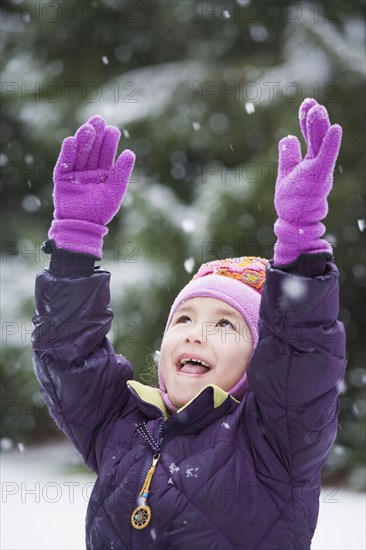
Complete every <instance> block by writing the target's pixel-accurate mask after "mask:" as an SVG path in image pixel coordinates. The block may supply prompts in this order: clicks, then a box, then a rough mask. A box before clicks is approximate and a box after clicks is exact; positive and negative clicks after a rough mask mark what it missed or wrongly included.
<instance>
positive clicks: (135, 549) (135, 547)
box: [129, 386, 164, 550]
mask: <svg viewBox="0 0 366 550" xmlns="http://www.w3.org/2000/svg"><path fill="white" fill-rule="evenodd" d="M129 390H130V391H132V392H133V394H134V396H135V397H136V398H137V399H138V400H139V401H141V402H142V403H145V401H144V400H143V399H141V397H140V396H139V395H138V393H137V392H136V391H135V390H134V389H133V388H131V387H130V386H129ZM149 405H151V407H154V409H157V410H158V411H159V413H160V416H161V417H162V418H161V424H160V427H159V432H158V443H157V448H158V449H160V444H161V432H162V429H163V426H164V414H163V412H162V410H161V409H160V408H159V407H157V406H156V405H153V404H152V403H149ZM146 429H147V428H146ZM155 452H156V451H153V452H152V454H151V455H150V456H149V457H148V458H147V459H146V462H145V465H144V467H143V469H142V473H141V475H140V479H139V488H141V487H142V486H143V483H144V481H145V479H146V476H147V474H148V471H149V470H150V468H151V466H152V463H153V459H154V455H155ZM139 491H140V489H139ZM131 512H132V510H131ZM132 529H133V532H132V550H139V548H140V547H141V539H140V538H139V534H138V531H137V530H136V529H134V528H132Z"/></svg>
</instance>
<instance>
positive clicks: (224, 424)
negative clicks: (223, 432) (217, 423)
mask: <svg viewBox="0 0 366 550" xmlns="http://www.w3.org/2000/svg"><path fill="white" fill-rule="evenodd" d="M221 426H223V427H224V428H226V429H227V430H230V424H228V423H227V422H223V423H222V424H221Z"/></svg>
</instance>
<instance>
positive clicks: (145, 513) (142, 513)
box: [131, 454, 160, 529]
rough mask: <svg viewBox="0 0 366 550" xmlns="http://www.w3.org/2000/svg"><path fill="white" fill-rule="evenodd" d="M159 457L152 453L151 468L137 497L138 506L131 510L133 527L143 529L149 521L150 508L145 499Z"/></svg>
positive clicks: (147, 495)
mask: <svg viewBox="0 0 366 550" xmlns="http://www.w3.org/2000/svg"><path fill="white" fill-rule="evenodd" d="M159 457H160V455H159V454H156V455H154V458H153V462H152V465H151V468H150V470H149V471H148V472H147V476H146V479H145V482H144V484H143V486H142V489H141V491H140V494H139V499H138V501H139V506H137V508H135V509H134V511H133V512H132V516H131V523H132V527H134V528H135V529H144V528H145V527H146V526H147V525H149V523H150V519H151V510H150V507H149V506H147V504H146V502H147V499H148V498H149V488H150V483H151V478H152V476H153V474H154V472H155V466H156V464H157V462H158V460H159Z"/></svg>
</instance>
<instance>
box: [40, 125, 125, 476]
mask: <svg viewBox="0 0 366 550" xmlns="http://www.w3.org/2000/svg"><path fill="white" fill-rule="evenodd" d="M119 138H120V132H119V130H118V129H117V128H114V127H111V126H107V127H106V126H105V123H104V121H103V119H102V118H101V117H99V116H95V117H92V118H91V119H90V120H89V121H88V123H87V124H84V125H83V126H81V128H79V130H78V131H77V132H76V134H75V136H74V137H69V138H66V139H65V140H64V142H63V145H62V149H61V153H60V156H59V159H58V161H57V164H56V167H55V171H54V195H53V196H54V204H55V211H54V220H53V222H52V226H51V229H50V231H49V237H50V240H49V241H48V242H47V243H46V247H45V249H46V252H49V253H51V254H52V256H51V264H50V268H49V269H48V270H47V269H46V270H44V271H43V272H41V273H39V274H38V276H37V280H36V311H35V315H34V318H33V323H34V326H35V330H34V332H33V335H32V344H33V363H34V369H35V373H36V376H37V378H38V380H39V382H40V385H41V392H42V395H43V396H44V398H45V401H46V404H47V406H48V408H49V411H50V413H51V415H52V416H53V418H54V419H55V421H56V423H57V425H58V427H59V428H60V429H62V430H63V431H64V433H65V434H66V435H67V437H69V439H70V440H71V441H72V443H73V444H74V445H75V447H76V448H77V449H78V451H79V452H80V453H81V454H82V456H83V458H84V460H85V461H86V463H87V464H88V465H89V466H90V467H91V468H93V469H94V470H95V471H98V463H99V459H100V456H101V453H102V451H103V447H104V443H105V441H106V439H107V437H108V434H109V432H110V430H111V428H112V426H113V422H114V420H116V415H118V413H119V411H120V410H121V408H122V406H123V405H124V404H125V403H126V402H127V400H128V391H127V388H126V381H127V380H128V379H131V378H133V371H132V368H131V365H130V364H129V363H128V361H127V360H126V359H125V358H123V357H122V356H118V355H116V354H115V352H114V350H113V347H112V345H111V343H110V342H109V341H108V339H107V338H106V335H107V333H108V331H109V329H110V326H111V322H112V318H113V314H112V311H111V310H110V307H109V302H110V295H109V279H110V274H109V273H108V272H106V271H104V270H103V269H100V268H94V261H95V260H96V259H100V258H101V256H102V242H103V236H104V235H105V234H106V233H107V231H108V230H107V228H106V224H107V223H108V222H109V221H110V220H111V219H112V218H113V216H114V215H115V214H116V212H117V211H118V209H119V207H120V204H121V201H122V199H123V196H124V194H125V192H126V189H127V185H128V181H129V177H130V174H131V172H132V169H133V164H134V154H133V153H132V152H131V151H124V152H123V153H122V154H121V156H120V157H119V158H118V160H117V161H116V162H114V158H115V154H116V150H117V146H118V142H119Z"/></svg>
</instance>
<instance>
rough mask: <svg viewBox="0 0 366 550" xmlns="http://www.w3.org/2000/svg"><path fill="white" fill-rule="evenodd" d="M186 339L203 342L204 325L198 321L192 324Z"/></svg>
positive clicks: (187, 340)
mask: <svg viewBox="0 0 366 550" xmlns="http://www.w3.org/2000/svg"><path fill="white" fill-rule="evenodd" d="M185 341H186V343H188V342H197V343H198V344H202V342H203V334H202V326H201V325H200V324H198V323H197V324H194V325H190V326H189V329H188V331H187V333H186V336H185Z"/></svg>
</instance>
